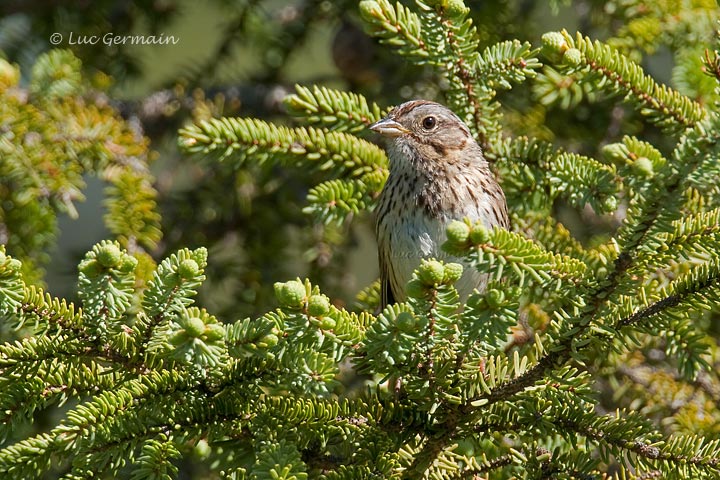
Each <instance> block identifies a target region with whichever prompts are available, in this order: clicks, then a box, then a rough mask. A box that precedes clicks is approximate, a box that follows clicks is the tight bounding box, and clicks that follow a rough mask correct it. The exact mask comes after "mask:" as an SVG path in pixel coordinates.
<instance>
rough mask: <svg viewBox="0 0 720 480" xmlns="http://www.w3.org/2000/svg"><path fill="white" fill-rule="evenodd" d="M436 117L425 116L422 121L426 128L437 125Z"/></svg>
mask: <svg viewBox="0 0 720 480" xmlns="http://www.w3.org/2000/svg"><path fill="white" fill-rule="evenodd" d="M435 123H436V121H435V117H425V118H423V121H422V126H423V128H424V129H425V130H430V129H431V128H433V127H434V126H435Z"/></svg>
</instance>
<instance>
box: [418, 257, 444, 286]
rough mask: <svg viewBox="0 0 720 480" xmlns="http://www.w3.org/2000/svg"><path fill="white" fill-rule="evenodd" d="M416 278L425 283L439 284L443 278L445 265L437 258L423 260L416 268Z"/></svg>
mask: <svg viewBox="0 0 720 480" xmlns="http://www.w3.org/2000/svg"><path fill="white" fill-rule="evenodd" d="M418 278H419V279H420V281H421V282H423V283H424V284H425V285H428V286H432V285H439V284H441V283H443V279H444V278H445V266H444V265H443V264H442V263H440V262H438V261H437V260H423V261H422V263H420V268H418Z"/></svg>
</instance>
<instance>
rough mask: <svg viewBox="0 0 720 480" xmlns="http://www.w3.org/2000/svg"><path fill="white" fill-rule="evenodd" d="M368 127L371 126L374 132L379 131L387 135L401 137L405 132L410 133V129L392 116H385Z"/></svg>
mask: <svg viewBox="0 0 720 480" xmlns="http://www.w3.org/2000/svg"><path fill="white" fill-rule="evenodd" d="M368 128H370V130H372V131H373V132H377V133H379V134H380V135H384V136H386V137H399V136H400V135H403V134H405V133H410V130H408V129H407V128H405V127H403V126H402V125H400V124H399V123H398V122H396V121H395V120H393V119H391V118H390V117H386V118H383V119H382V120H380V121H377V122H375V123H373V124H372V125H370V127H368Z"/></svg>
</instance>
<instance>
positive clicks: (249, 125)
mask: <svg viewBox="0 0 720 480" xmlns="http://www.w3.org/2000/svg"><path fill="white" fill-rule="evenodd" d="M179 143H180V148H181V149H183V150H184V151H186V152H188V153H195V154H197V153H201V154H215V155H218V156H219V157H220V158H221V159H223V160H226V159H227V160H228V161H232V162H233V163H234V164H235V165H238V166H239V165H242V164H243V163H244V162H245V161H247V160H254V161H255V162H257V164H260V165H262V164H264V163H266V162H268V161H272V162H278V163H279V162H282V163H284V164H286V165H289V166H301V165H303V166H310V167H311V168H313V169H315V170H317V171H321V172H331V173H334V174H335V175H336V176H343V177H349V178H353V177H354V178H357V177H361V176H362V175H365V174H369V173H373V172H376V171H385V170H386V169H387V157H386V156H385V153H384V152H383V151H382V150H381V149H380V148H379V147H377V146H376V145H374V144H372V143H370V142H367V141H365V140H361V139H359V138H357V137H355V136H353V135H350V134H347V133H342V132H328V131H326V130H321V129H317V128H312V127H310V128H305V127H299V128H288V127H282V126H276V125H273V124H269V123H266V122H264V121H262V120H257V119H252V118H222V119H212V120H209V121H203V122H201V123H199V124H197V125H193V126H190V127H187V128H184V129H182V130H180V140H179Z"/></svg>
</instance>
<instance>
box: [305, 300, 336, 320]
mask: <svg viewBox="0 0 720 480" xmlns="http://www.w3.org/2000/svg"><path fill="white" fill-rule="evenodd" d="M307 309H308V313H309V314H310V315H312V316H313V317H322V316H323V315H327V313H328V312H329V311H330V300H328V298H327V297H326V296H325V295H313V296H311V297H310V299H309V300H308V307H307Z"/></svg>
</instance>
